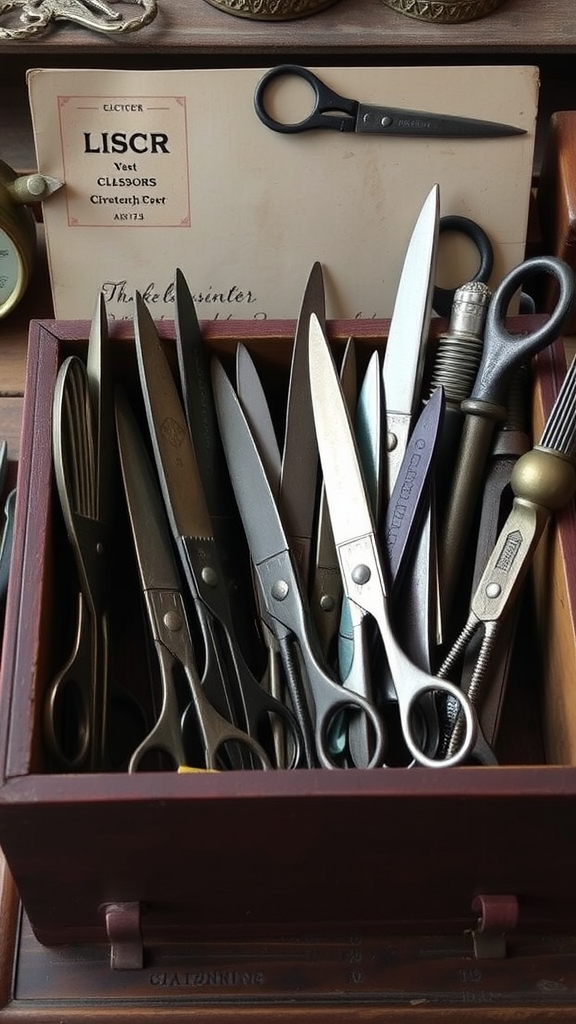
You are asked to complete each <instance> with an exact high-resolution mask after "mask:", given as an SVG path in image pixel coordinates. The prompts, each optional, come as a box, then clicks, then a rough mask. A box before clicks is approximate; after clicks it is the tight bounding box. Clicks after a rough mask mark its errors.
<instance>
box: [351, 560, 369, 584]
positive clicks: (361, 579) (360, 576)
mask: <svg viewBox="0 0 576 1024" xmlns="http://www.w3.org/2000/svg"><path fill="white" fill-rule="evenodd" d="M371 575H372V573H371V572H370V567H369V566H368V565H363V564H362V563H360V565H355V566H354V568H353V569H352V579H353V580H354V583H358V585H359V586H361V585H362V584H363V583H368V580H369V579H370V576H371Z"/></svg>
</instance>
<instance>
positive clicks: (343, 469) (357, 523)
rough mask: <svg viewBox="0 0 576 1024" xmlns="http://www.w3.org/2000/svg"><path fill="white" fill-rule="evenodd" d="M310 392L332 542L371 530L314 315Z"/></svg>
mask: <svg viewBox="0 0 576 1024" xmlns="http://www.w3.org/2000/svg"><path fill="white" fill-rule="evenodd" d="M309 357H310V391H311V394H312V407H313V410H314V422H315V426H316V437H317V441H318V451H319V454H320V462H321V464H322V474H323V478H324V486H325V488H326V495H327V498H328V506H329V509H330V520H331V522H332V532H333V534H334V541H335V543H336V546H337V547H339V546H340V545H341V544H345V543H347V542H348V541H351V540H354V539H355V538H356V537H363V536H366V535H367V534H370V533H374V532H375V529H374V522H373V519H372V513H371V511H370V500H369V497H368V494H367V490H366V485H365V483H364V478H363V476H362V471H361V469H360V459H359V456H358V452H357V449H356V442H355V440H354V430H353V427H352V424H351V421H350V416H349V414H348V410H347V408H346V404H345V402H344V398H343V395H342V389H341V387H340V381H339V380H338V372H337V370H336V367H335V365H334V360H333V358H332V353H331V352H330V349H329V347H328V342H327V341H326V338H325V337H324V332H323V331H322V328H321V326H320V324H319V322H318V319H317V318H316V317H315V316H314V315H312V317H311V318H310V336H309Z"/></svg>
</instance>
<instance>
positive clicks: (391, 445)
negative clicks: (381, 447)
mask: <svg viewBox="0 0 576 1024" xmlns="http://www.w3.org/2000/svg"><path fill="white" fill-rule="evenodd" d="M397 444H398V438H397V437H396V434H393V433H392V431H388V433H387V434H386V449H387V451H389V452H393V451H394V449H395V447H396V445H397Z"/></svg>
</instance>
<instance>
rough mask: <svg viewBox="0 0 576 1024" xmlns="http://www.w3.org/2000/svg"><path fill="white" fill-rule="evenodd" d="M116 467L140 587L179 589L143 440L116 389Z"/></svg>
mask: <svg viewBox="0 0 576 1024" xmlns="http://www.w3.org/2000/svg"><path fill="white" fill-rule="evenodd" d="M115 411H116V436H117V439H118V452H119V456H120V468H121V471H122V479H123V483H124V493H125V495H126V505H127V508H128V515H129V517H130V525H131V528H132V536H133V538H134V548H135V552H136V559H137V563H138V571H139V574H140V580H141V584H142V589H143V590H152V589H161V590H179V589H180V580H179V576H178V570H177V568H176V561H175V558H174V555H173V551H172V542H171V537H170V533H169V530H168V523H167V519H166V512H165V509H164V505H163V503H162V498H161V495H160V490H159V488H158V483H157V480H156V477H155V475H154V470H153V468H152V464H151V462H150V458H149V456H148V452H147V450H146V446H145V444H144V439H143V437H142V435H141V433H140V430H139V428H138V424H137V423H136V419H135V417H134V414H133V412H132V409H131V407H130V405H129V403H128V400H127V398H126V396H125V394H124V392H123V391H121V390H120V389H119V388H118V389H117V391H116V401H115Z"/></svg>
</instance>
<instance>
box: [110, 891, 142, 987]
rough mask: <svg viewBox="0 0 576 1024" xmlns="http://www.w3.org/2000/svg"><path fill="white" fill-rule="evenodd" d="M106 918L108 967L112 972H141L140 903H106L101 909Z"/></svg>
mask: <svg viewBox="0 0 576 1024" xmlns="http://www.w3.org/2000/svg"><path fill="white" fill-rule="evenodd" d="M101 910H102V912H103V914H104V915H105V917H106V932H107V935H108V939H109V942H110V967H111V968H112V970H113V971H141V970H142V968H143V966H144V942H143V940H142V930H141V927H140V917H141V910H142V905H141V904H140V903H106V904H104V906H103V907H101Z"/></svg>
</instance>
